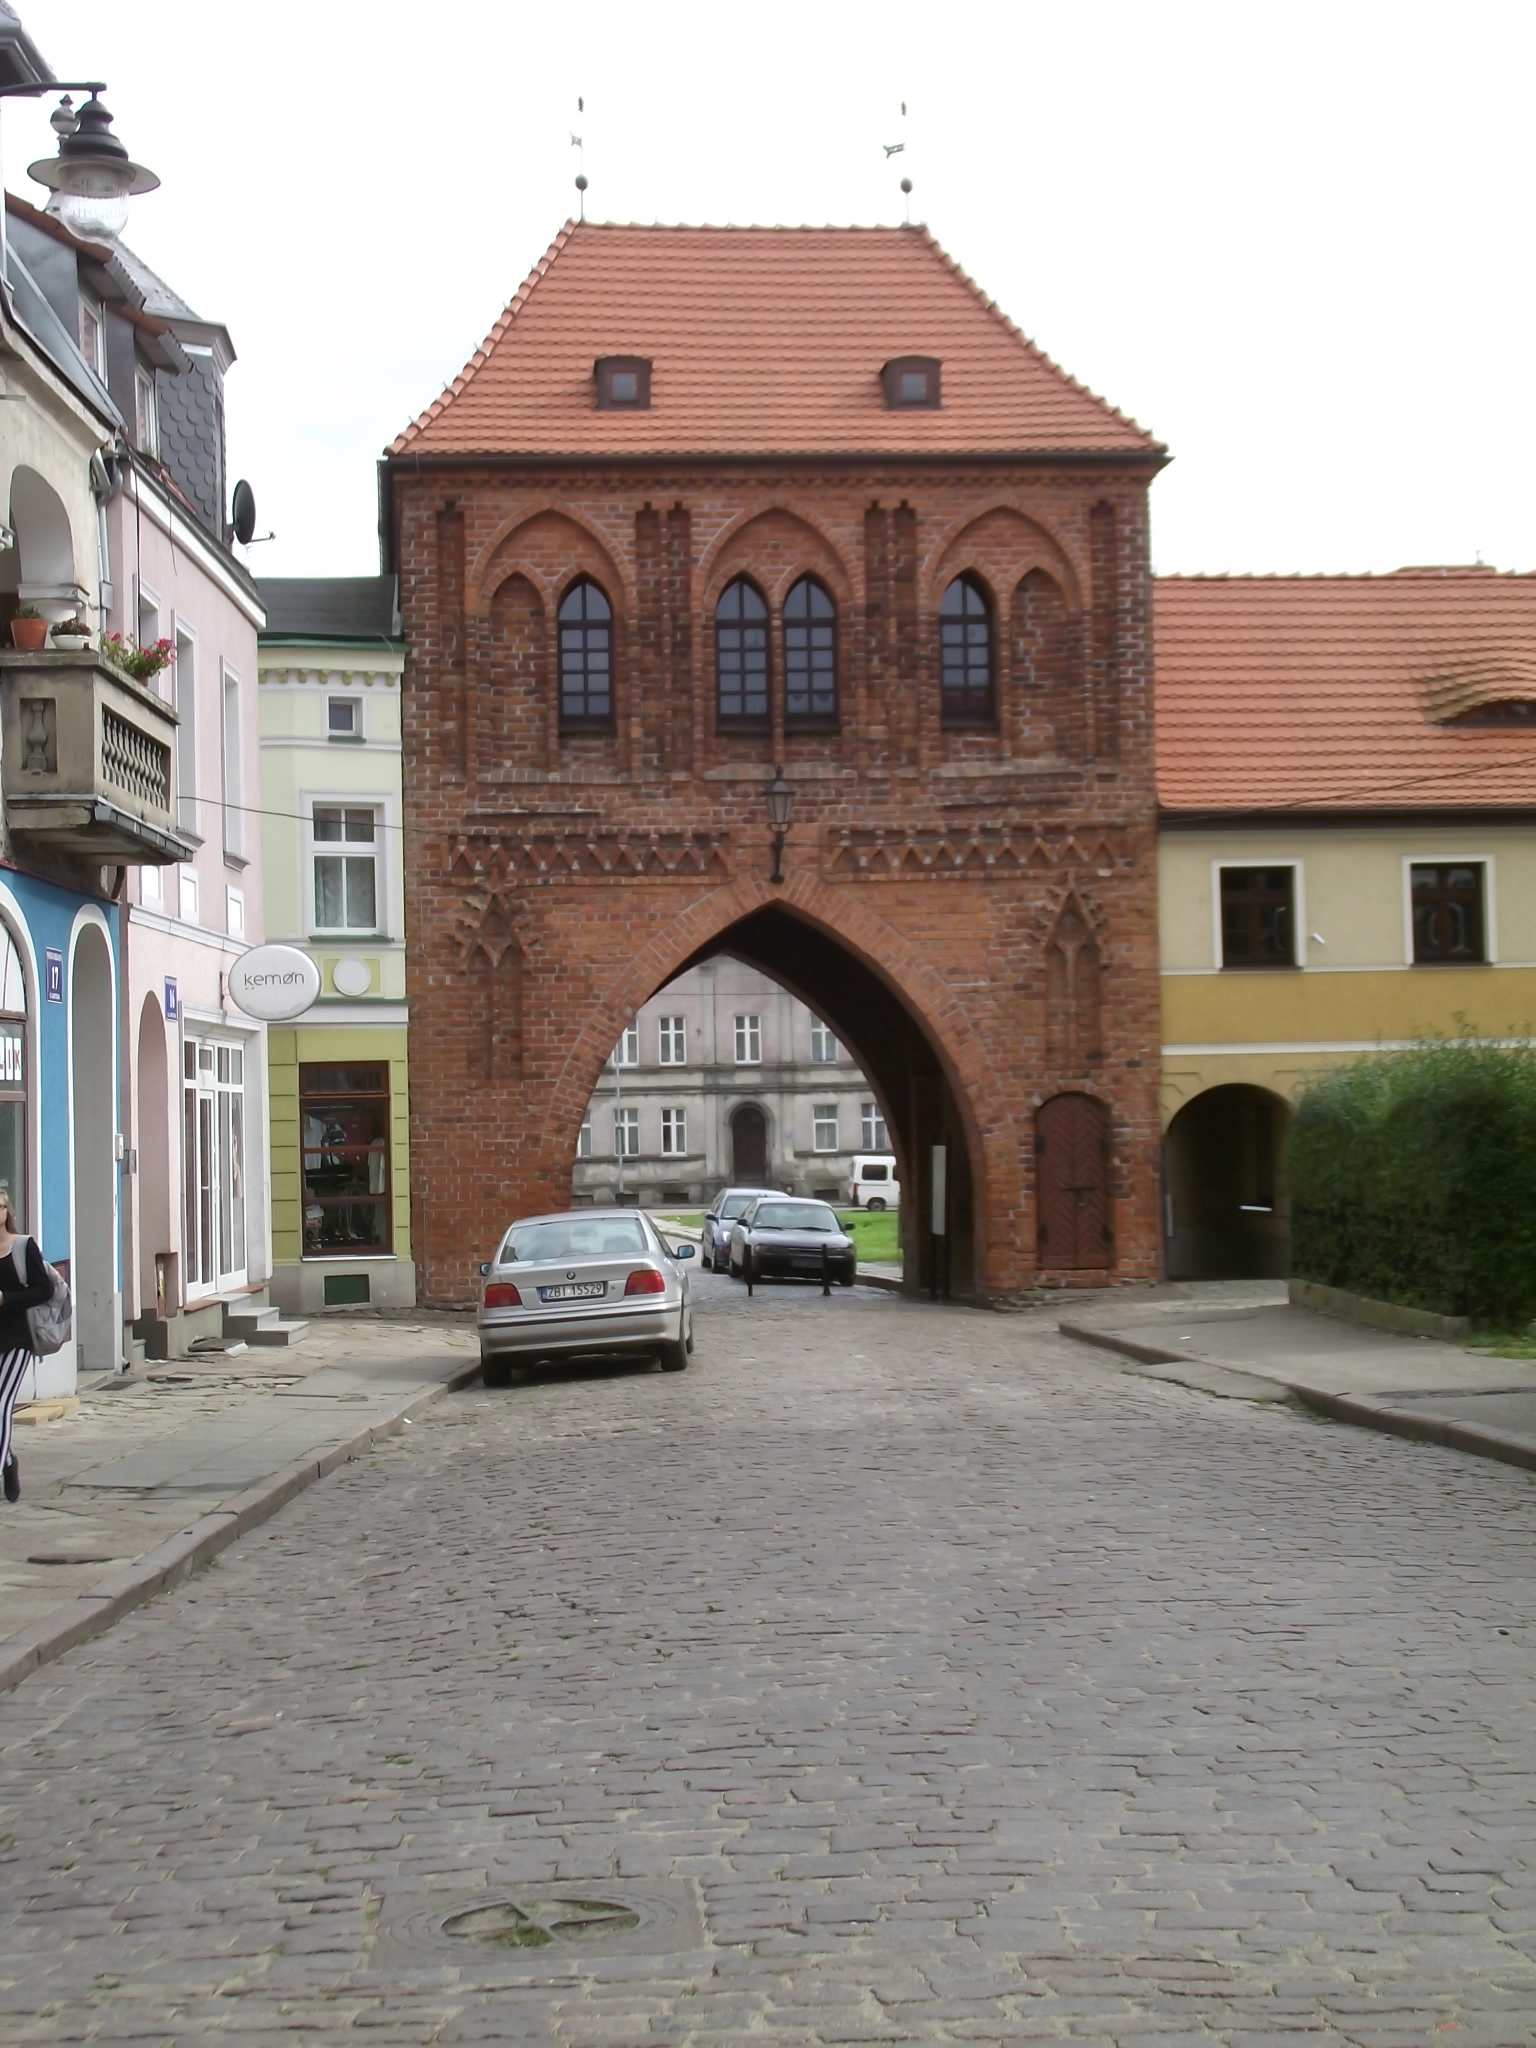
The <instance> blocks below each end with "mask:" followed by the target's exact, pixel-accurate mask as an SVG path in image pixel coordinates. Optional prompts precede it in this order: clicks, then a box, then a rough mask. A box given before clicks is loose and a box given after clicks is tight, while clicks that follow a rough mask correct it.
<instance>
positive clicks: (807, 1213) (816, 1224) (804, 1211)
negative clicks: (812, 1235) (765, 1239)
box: [752, 1202, 838, 1231]
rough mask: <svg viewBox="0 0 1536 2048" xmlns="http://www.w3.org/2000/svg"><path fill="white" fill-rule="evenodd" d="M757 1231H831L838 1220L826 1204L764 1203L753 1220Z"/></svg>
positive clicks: (835, 1227) (834, 1228)
mask: <svg viewBox="0 0 1536 2048" xmlns="http://www.w3.org/2000/svg"><path fill="white" fill-rule="evenodd" d="M752 1224H753V1227H754V1229H757V1230H830V1231H835V1230H836V1229H837V1227H838V1223H837V1218H836V1217H835V1216H834V1215H833V1214H832V1211H831V1210H830V1209H829V1208H828V1207H827V1205H826V1204H825V1202H763V1203H760V1204H759V1206H758V1211H757V1214H756V1215H755V1216H754V1217H753V1218H752Z"/></svg>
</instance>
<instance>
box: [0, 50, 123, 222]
mask: <svg viewBox="0 0 1536 2048" xmlns="http://www.w3.org/2000/svg"><path fill="white" fill-rule="evenodd" d="M63 84H71V87H72V90H73V91H75V92H87V93H89V94H90V98H89V99H88V100H87V101H86V103H85V105H84V106H83V107H80V108H79V109H78V110H77V109H76V108H75V107H74V106H73V105H72V104H71V102H70V99H69V96H68V94H66V95H65V97H64V98H63V99H62V100H61V101H60V102H59V105H58V107H57V108H56V109H55V111H54V114H53V117H52V127H53V131H54V133H55V134H56V135H57V136H58V138H59V153H58V155H57V156H45V157H41V158H40V159H39V160H38V161H37V162H36V163H35V164H28V166H27V175H28V177H30V178H35V179H36V180H37V182H38V184H39V185H46V186H47V187H48V189H49V191H50V192H52V193H53V195H54V196H53V199H52V201H51V202H50V205H51V208H52V210H53V211H54V212H55V213H56V214H57V215H58V217H59V219H60V220H62V221H63V223H64V225H65V227H67V228H68V229H69V230H70V231H71V233H73V234H76V235H78V236H79V237H80V239H81V240H82V241H84V242H113V241H116V239H117V237H118V236H119V235H120V234H121V233H122V231H123V229H124V228H125V227H126V226H127V223H128V201H129V200H130V199H131V198H132V197H133V196H134V195H135V194H136V193H139V192H153V191H154V189H155V187H156V186H157V185H158V184H159V183H160V180H159V179H158V178H157V177H156V176H155V174H154V172H153V171H151V170H146V169H145V167H144V165H143V164H136V163H135V162H134V161H133V159H132V158H131V157H130V156H129V154H128V152H127V150H126V149H125V148H124V146H123V144H122V143H121V142H120V141H119V140H118V138H117V136H115V135H114V134H113V133H112V116H111V115H110V114H109V113H108V112H107V110H106V108H105V107H104V106H103V105H102V102H101V95H102V93H103V92H104V91H105V90H106V87H105V86H104V85H103V84H102V82H101V80H100V79H85V80H80V81H68V80H63V79H50V80H49V81H48V84H47V85H46V86H39V85H10V86H0V97H8V98H12V99H23V98H26V99H37V98H39V97H40V96H41V94H42V93H43V92H45V91H48V92H55V91H57V90H58V89H59V87H60V86H61V85H63Z"/></svg>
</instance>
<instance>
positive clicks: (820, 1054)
mask: <svg viewBox="0 0 1536 2048" xmlns="http://www.w3.org/2000/svg"><path fill="white" fill-rule="evenodd" d="M811 1058H812V1059H813V1060H817V1061H820V1062H823V1063H824V1064H826V1065H829V1066H830V1065H831V1064H832V1062H833V1061H834V1060H835V1059H836V1058H837V1040H836V1039H835V1038H834V1037H833V1035H832V1033H831V1032H830V1031H829V1030H828V1028H827V1026H826V1025H825V1024H823V1023H822V1021H821V1019H820V1018H819V1017H813V1018H812V1019H811Z"/></svg>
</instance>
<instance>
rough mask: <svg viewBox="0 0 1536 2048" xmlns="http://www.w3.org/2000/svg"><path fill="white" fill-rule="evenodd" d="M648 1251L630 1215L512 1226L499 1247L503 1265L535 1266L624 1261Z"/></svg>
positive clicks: (641, 1227) (641, 1229)
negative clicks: (558, 1262) (557, 1261)
mask: <svg viewBox="0 0 1536 2048" xmlns="http://www.w3.org/2000/svg"><path fill="white" fill-rule="evenodd" d="M650 1249H651V1246H650V1241H649V1239H648V1238H647V1237H646V1234H645V1227H644V1225H643V1224H641V1223H639V1222H637V1221H636V1219H635V1218H634V1217H633V1216H593V1217H591V1218H590V1219H589V1218H587V1217H585V1216H583V1217H580V1218H572V1219H571V1220H569V1221H566V1220H563V1219H562V1220H561V1221H560V1222H557V1223H514V1224H513V1226H512V1228H511V1229H510V1230H509V1231H508V1232H507V1236H506V1242H505V1243H504V1244H503V1245H502V1247H501V1259H500V1261H499V1263H500V1264H501V1265H503V1266H539V1265H543V1264H545V1263H546V1262H548V1261H550V1260H554V1259H627V1258H631V1257H633V1256H634V1254H635V1253H636V1252H640V1253H642V1254H643V1253H647V1252H649V1251H650Z"/></svg>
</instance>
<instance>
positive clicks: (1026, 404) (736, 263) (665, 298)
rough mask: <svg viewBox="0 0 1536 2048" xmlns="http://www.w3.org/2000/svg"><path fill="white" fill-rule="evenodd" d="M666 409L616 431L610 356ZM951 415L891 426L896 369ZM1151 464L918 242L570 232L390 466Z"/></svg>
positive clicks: (750, 231) (583, 225)
mask: <svg viewBox="0 0 1536 2048" xmlns="http://www.w3.org/2000/svg"><path fill="white" fill-rule="evenodd" d="M615 355H638V356H647V357H649V358H650V359H651V361H652V363H653V365H654V369H653V372H652V381H651V406H650V409H649V410H648V411H645V412H615V411H604V412H599V411H598V410H597V409H596V407H595V406H594V403H593V386H592V365H593V363H594V362H595V361H596V360H597V358H598V357H599V356H615ZM901 355H928V356H937V357H939V358H940V359H941V361H942V364H943V371H942V393H943V404H942V407H941V409H939V410H937V411H934V412H924V411H904V412H889V411H887V410H886V408H885V402H884V395H883V391H882V387H881V383H880V371H881V367H882V365H883V364H884V363H886V362H887V361H889V360H890V358H891V357H892V356H901ZM407 450H409V451H410V452H411V453H413V454H415V453H420V454H459V455H463V454H498V455H501V454H517V455H529V454H532V455H573V454H574V455H581V454H596V455H611V454H618V455H671V454H699V455H733V454H743V455H757V454H761V455H784V454H797V453H807V454H812V453H814V454H863V453H875V454H898V455H899V454H909V453H914V452H918V453H926V452H931V453H937V454H953V453H964V454H972V453H985V454H994V453H999V452H1003V453H1012V452H1024V451H1028V452H1034V451H1042V452H1047V453H1049V452H1052V451H1056V450H1060V451H1062V452H1064V453H1065V452H1068V451H1078V450H1083V451H1088V450H1092V451H1094V452H1096V453H1105V454H1116V453H1127V454H1147V453H1156V452H1160V451H1159V446H1158V443H1157V442H1155V441H1154V440H1153V439H1152V437H1151V436H1150V435H1149V434H1147V433H1144V432H1143V431H1142V429H1141V428H1140V427H1138V426H1136V425H1135V423H1134V422H1133V421H1131V420H1128V419H1126V418H1125V417H1124V415H1123V414H1121V413H1118V412H1116V411H1115V410H1114V408H1113V407H1112V406H1110V405H1107V404H1106V403H1105V402H1104V400H1103V399H1101V398H1096V397H1095V396H1094V395H1093V393H1092V392H1090V391H1087V390H1085V389H1084V388H1083V386H1082V385H1081V384H1076V383H1074V382H1073V381H1072V379H1071V378H1070V377H1069V376H1067V374H1066V373H1065V371H1063V370H1060V369H1058V368H1057V366H1056V365H1055V364H1054V363H1053V362H1051V360H1050V359H1049V357H1047V356H1046V355H1044V354H1042V352H1041V351H1040V350H1039V349H1038V348H1036V347H1035V345H1034V344H1033V342H1031V341H1028V340H1026V339H1025V337H1024V336H1023V335H1022V334H1020V332H1019V330H1018V329H1017V328H1016V327H1015V326H1014V325H1013V324H1012V322H1011V321H1009V320H1008V319H1007V318H1006V317H1005V316H1004V315H1003V314H1002V313H1001V312H1000V311H999V310H998V308H997V307H996V306H995V305H993V304H992V302H991V300H990V299H988V298H987V297H986V296H985V295H984V294H983V293H982V292H981V290H980V289H979V288H978V287H977V286H976V285H975V284H973V283H972V281H971V280H970V278H968V277H967V276H966V275H965V273H964V272H963V271H962V270H961V269H960V267H959V266H958V265H957V264H956V263H954V262H953V261H952V260H951V259H950V258H949V257H948V256H946V255H945V253H944V251H943V250H942V249H941V248H940V247H939V245H938V243H937V242H936V241H934V239H933V237H932V236H931V235H930V234H929V233H928V232H927V230H926V229H921V228H757V227H750V228H733V227H723V228H721V227H620V226H608V225H598V224H596V223H594V222H580V223H568V224H567V225H566V227H565V229H564V230H563V231H562V232H561V234H559V235H558V236H557V237H556V239H555V241H554V243H553V244H552V246H551V247H550V249H549V252H548V254H547V255H546V256H545V257H544V259H543V261H542V262H541V263H540V264H539V265H538V266H537V267H536V268H535V270H534V271H533V273H532V274H531V276H530V277H529V278H528V280H527V282H526V283H525V284H524V285H523V287H522V289H521V290H520V291H519V292H518V294H517V296H516V298H514V299H513V301H512V303H511V305H509V306H508V308H507V310H506V311H505V312H504V313H503V314H502V316H501V318H500V319H499V320H498V321H497V323H496V325H495V326H494V327H493V328H492V330H491V332H490V334H489V336H488V337H487V338H486V340H485V342H484V344H483V345H482V347H481V348H480V349H479V350H478V351H477V352H476V354H475V355H474V356H472V357H471V358H470V361H469V362H468V364H467V365H466V366H465V368H464V370H463V372H462V373H461V375H460V376H458V377H457V378H456V379H455V380H454V382H453V384H452V385H451V386H450V387H449V389H448V390H447V391H445V392H444V393H443V395H442V397H441V398H439V399H438V400H437V401H436V403H435V404H434V405H432V406H430V407H429V408H428V409H427V411H426V412H424V413H423V414H422V416H421V418H420V419H419V420H417V421H416V422H415V423H414V425H412V426H410V427H408V428H407V429H406V430H405V432H404V433H403V434H402V435H400V437H399V439H398V440H396V441H394V442H392V443H391V445H390V449H389V453H390V454H392V455H398V454H401V453H404V452H405V451H407Z"/></svg>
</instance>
